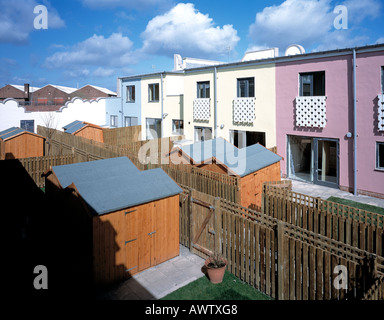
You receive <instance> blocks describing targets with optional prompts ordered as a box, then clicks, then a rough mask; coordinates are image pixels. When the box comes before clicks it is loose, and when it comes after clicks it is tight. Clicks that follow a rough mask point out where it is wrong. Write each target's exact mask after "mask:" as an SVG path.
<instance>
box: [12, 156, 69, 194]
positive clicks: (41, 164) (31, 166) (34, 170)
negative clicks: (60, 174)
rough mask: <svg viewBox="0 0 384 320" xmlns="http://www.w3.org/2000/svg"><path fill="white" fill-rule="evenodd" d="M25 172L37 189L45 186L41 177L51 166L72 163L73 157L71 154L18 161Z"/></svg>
mask: <svg viewBox="0 0 384 320" xmlns="http://www.w3.org/2000/svg"><path fill="white" fill-rule="evenodd" d="M18 160H19V161H20V163H21V164H22V165H23V167H24V168H25V170H26V171H27V172H28V174H29V175H30V176H31V178H32V179H33V181H34V182H35V183H36V185H37V186H38V187H39V188H42V187H44V186H45V178H44V177H42V176H41V175H42V174H43V173H44V172H45V171H47V170H49V168H50V167H51V166H60V165H65V164H71V163H74V161H75V157H74V156H73V155H72V154H69V155H61V156H45V157H34V158H22V159H18Z"/></svg>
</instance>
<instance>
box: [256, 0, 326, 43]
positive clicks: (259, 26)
mask: <svg viewBox="0 0 384 320" xmlns="http://www.w3.org/2000/svg"><path fill="white" fill-rule="evenodd" d="M332 22H333V14H332V13H331V11H330V1H329V0H320V1H316V0H286V1H284V2H283V3H282V4H281V5H279V6H271V7H266V8H265V9H264V10H263V11H262V12H259V13H257V14H256V19H255V22H254V23H253V24H252V25H251V26H250V29H249V34H250V37H251V38H252V39H253V41H254V42H255V43H257V44H260V45H267V46H276V47H280V48H284V49H285V48H286V47H288V46H289V45H290V44H296V43H297V44H301V45H304V46H306V45H307V44H309V43H312V42H314V41H316V40H319V39H320V38H321V37H322V36H324V35H325V34H327V32H329V31H330V29H331V26H332Z"/></svg>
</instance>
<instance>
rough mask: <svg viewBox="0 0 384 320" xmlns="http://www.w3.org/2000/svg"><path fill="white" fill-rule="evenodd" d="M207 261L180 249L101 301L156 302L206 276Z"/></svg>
mask: <svg viewBox="0 0 384 320" xmlns="http://www.w3.org/2000/svg"><path fill="white" fill-rule="evenodd" d="M203 265H204V259H203V258H200V257H199V256H197V255H195V254H193V253H191V252H190V251H189V249H188V248H186V247H184V246H182V245H180V252H179V255H178V256H177V257H175V258H173V259H170V260H168V261H165V262H163V263H161V264H159V265H157V266H155V267H152V268H149V269H147V270H144V271H142V272H140V273H138V274H136V275H134V276H133V277H132V278H130V279H128V280H126V281H124V282H123V283H121V284H119V285H117V286H115V287H113V288H112V289H110V290H109V291H107V292H103V293H101V294H100V295H99V296H98V298H99V299H101V300H157V299H161V298H162V297H164V296H166V295H167V294H169V293H171V292H173V291H175V290H177V289H179V288H181V287H184V286H185V285H187V284H188V283H190V282H192V281H195V280H196V279H198V278H200V277H203V276H205V275H204V273H203V272H202V267H203Z"/></svg>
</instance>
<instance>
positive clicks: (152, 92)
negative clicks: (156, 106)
mask: <svg viewBox="0 0 384 320" xmlns="http://www.w3.org/2000/svg"><path fill="white" fill-rule="evenodd" d="M156 87H157V89H156ZM156 92H157V97H156ZM159 101H160V84H159V83H150V84H149V85H148V102H159Z"/></svg>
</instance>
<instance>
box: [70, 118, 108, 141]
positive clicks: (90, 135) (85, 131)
mask: <svg viewBox="0 0 384 320" xmlns="http://www.w3.org/2000/svg"><path fill="white" fill-rule="evenodd" d="M63 129H64V132H66V133H69V134H73V135H75V136H78V137H83V138H86V139H90V140H94V141H98V142H102V143H104V133H103V128H102V127H100V126H97V125H95V124H92V123H89V122H85V121H78V120H76V121H73V122H71V123H70V124H67V125H66V126H64V127H63Z"/></svg>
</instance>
